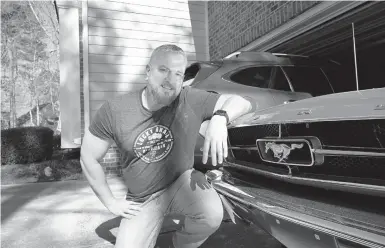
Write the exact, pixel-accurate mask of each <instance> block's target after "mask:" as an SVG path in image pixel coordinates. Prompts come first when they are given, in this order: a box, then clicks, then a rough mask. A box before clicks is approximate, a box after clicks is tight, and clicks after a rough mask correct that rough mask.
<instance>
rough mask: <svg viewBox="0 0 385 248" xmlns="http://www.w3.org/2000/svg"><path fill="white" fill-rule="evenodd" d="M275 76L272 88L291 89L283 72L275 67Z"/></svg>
mask: <svg viewBox="0 0 385 248" xmlns="http://www.w3.org/2000/svg"><path fill="white" fill-rule="evenodd" d="M275 69H276V72H275V78H274V80H273V82H272V84H271V88H272V89H274V90H282V91H291V89H290V85H289V82H287V79H286V77H285V74H283V71H282V70H281V68H279V67H276V68H275Z"/></svg>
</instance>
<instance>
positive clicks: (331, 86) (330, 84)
mask: <svg viewBox="0 0 385 248" xmlns="http://www.w3.org/2000/svg"><path fill="white" fill-rule="evenodd" d="M320 69H321V71H322V73H323V74H324V76H325V77H326V80H327V81H328V83H329V86H330V88H332V91H333V93H335V90H334V88H333V85H332V83H331V82H330V80H329V78H328V76H327V75H326V73H325V72H324V70H323V69H322V67H321V68H320Z"/></svg>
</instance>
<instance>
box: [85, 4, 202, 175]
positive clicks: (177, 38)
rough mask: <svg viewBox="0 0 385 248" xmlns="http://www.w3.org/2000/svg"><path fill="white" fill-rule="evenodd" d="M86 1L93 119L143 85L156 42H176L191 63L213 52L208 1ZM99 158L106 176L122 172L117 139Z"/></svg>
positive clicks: (89, 78) (91, 112)
mask: <svg viewBox="0 0 385 248" xmlns="http://www.w3.org/2000/svg"><path fill="white" fill-rule="evenodd" d="M87 5H88V7H87V27H88V30H87V31H88V40H87V42H88V81H89V83H88V85H89V89H88V90H89V99H90V101H89V111H90V113H89V115H90V119H91V120H92V118H93V116H94V114H95V113H96V111H97V110H98V109H99V108H100V106H101V105H102V104H103V103H104V101H105V100H107V99H110V98H113V97H115V96H118V95H121V94H125V93H127V92H130V91H134V90H137V89H139V88H142V87H143V86H144V83H145V82H144V77H145V66H146V64H147V63H148V61H149V58H150V55H151V52H152V51H153V49H155V48H156V47H158V46H160V45H162V44H165V43H171V44H175V45H178V46H180V47H181V48H182V49H183V50H184V51H185V52H186V54H187V59H188V61H189V63H192V62H194V61H197V60H207V59H208V58H209V49H208V30H207V24H208V20H207V9H206V6H207V5H206V3H204V2H199V1H187V0H179V1H175V0H174V1H173V0H114V1H99V0H98V1H88V2H87ZM85 128H86V127H85ZM99 162H100V163H101V164H102V165H103V168H104V170H105V173H106V175H107V176H108V175H121V167H120V154H119V151H118V149H117V147H116V145H115V144H114V145H113V146H112V147H111V148H110V149H109V150H108V152H107V154H106V155H105V156H104V158H103V159H102V160H101V161H99Z"/></svg>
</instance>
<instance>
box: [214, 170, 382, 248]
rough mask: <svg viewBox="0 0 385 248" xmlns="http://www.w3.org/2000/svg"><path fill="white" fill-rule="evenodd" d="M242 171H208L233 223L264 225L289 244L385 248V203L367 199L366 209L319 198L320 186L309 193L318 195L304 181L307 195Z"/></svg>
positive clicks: (280, 239)
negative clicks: (371, 204)
mask: <svg viewBox="0 0 385 248" xmlns="http://www.w3.org/2000/svg"><path fill="white" fill-rule="evenodd" d="M237 173H238V172H235V171H231V173H230V172H229V170H228V169H227V168H226V169H222V170H214V171H208V172H207V173H206V176H207V179H208V181H210V182H211V184H212V186H213V187H214V189H215V190H216V191H217V192H218V193H219V195H220V196H221V199H222V201H223V204H224V207H225V209H226V211H227V212H228V214H229V216H230V217H231V219H232V220H233V222H235V223H237V222H238V220H244V221H245V222H246V223H253V224H255V225H258V226H259V227H260V228H262V229H264V230H265V231H266V232H268V233H270V234H271V235H272V236H273V237H275V238H276V239H277V240H278V241H280V242H281V243H282V244H284V245H285V246H286V247H288V248H290V247H293V248H294V247H295V248H300V247H304V248H305V247H325V248H326V247H328V248H329V247H376V248H377V247H385V209H384V211H382V212H381V210H380V212H378V209H381V207H379V208H376V207H374V208H372V209H370V208H369V207H368V206H367V204H366V205H365V204H364V203H363V205H362V206H363V209H362V210H360V209H359V207H357V206H356V205H354V206H348V205H344V204H341V203H338V202H335V203H334V202H333V201H329V202H328V201H325V200H324V199H325V196H322V195H320V197H319V199H318V198H317V197H316V196H315V195H316V194H317V190H318V191H319V189H314V188H312V187H310V189H309V192H308V193H309V194H315V195H312V196H311V197H310V198H309V197H308V196H307V194H306V187H303V186H302V191H304V192H305V194H304V192H299V191H298V190H295V188H293V190H294V191H290V190H291V189H288V188H290V187H291V186H290V185H285V184H284V183H282V182H279V183H278V184H277V183H276V182H273V180H271V179H267V180H266V178H265V179H264V180H265V181H264V182H263V179H262V178H252V179H251V177H249V178H242V177H243V174H237ZM249 176H250V175H249ZM283 187H285V190H283ZM297 189H298V186H297ZM328 193H329V194H335V192H328ZM323 194H325V192H323ZM356 196H357V197H359V195H356ZM364 197H369V196H364ZM326 198H327V196H326ZM330 198H333V197H330ZM371 200H373V198H371ZM382 200H383V198H379V202H378V204H382V203H383V202H382ZM384 206H385V205H383V207H384ZM377 207H378V206H377ZM384 208H385V207H384ZM376 210H377V211H376ZM358 245H360V246H358Z"/></svg>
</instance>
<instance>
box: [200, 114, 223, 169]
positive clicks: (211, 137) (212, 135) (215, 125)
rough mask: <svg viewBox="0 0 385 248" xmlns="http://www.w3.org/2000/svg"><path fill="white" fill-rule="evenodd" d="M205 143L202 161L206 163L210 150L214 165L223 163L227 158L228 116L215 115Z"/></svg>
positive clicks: (208, 127)
mask: <svg viewBox="0 0 385 248" xmlns="http://www.w3.org/2000/svg"><path fill="white" fill-rule="evenodd" d="M204 136H205V143H204V145H203V158H202V163H203V164H206V163H207V160H208V155H209V151H210V152H211V162H212V165H213V166H216V165H217V161H218V163H219V164H222V163H223V159H224V158H227V126H226V117H224V116H218V115H214V116H213V117H212V118H211V120H210V122H209V124H208V126H207V129H206V132H205V135H204Z"/></svg>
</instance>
